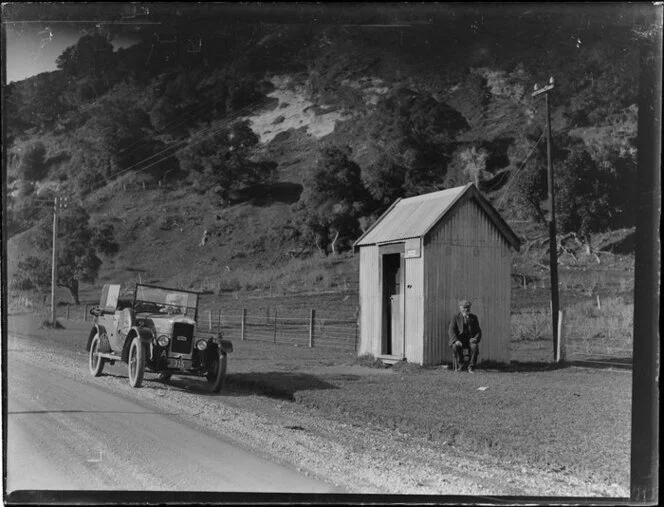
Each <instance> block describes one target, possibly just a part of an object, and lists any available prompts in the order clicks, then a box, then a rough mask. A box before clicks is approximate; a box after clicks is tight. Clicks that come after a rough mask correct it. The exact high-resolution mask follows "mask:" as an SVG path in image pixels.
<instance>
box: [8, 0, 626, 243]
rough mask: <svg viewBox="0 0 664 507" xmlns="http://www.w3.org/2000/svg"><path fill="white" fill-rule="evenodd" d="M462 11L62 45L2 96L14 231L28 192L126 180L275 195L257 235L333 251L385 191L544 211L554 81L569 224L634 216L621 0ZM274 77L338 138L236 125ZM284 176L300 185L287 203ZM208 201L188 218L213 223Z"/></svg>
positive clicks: (225, 26)
mask: <svg viewBox="0 0 664 507" xmlns="http://www.w3.org/2000/svg"><path fill="white" fill-rule="evenodd" d="M517 10H518V9H517ZM462 11H463V12H462ZM462 11H459V15H458V16H457V15H456V14H455V15H454V16H452V17H451V18H449V19H447V18H445V16H449V15H450V14H449V13H447V14H440V15H438V16H433V17H432V18H431V19H432V20H434V21H432V22H430V23H429V22H427V23H419V24H416V25H413V26H410V27H408V26H404V27H400V28H399V29H398V30H397V29H383V30H370V29H367V28H366V27H354V26H352V24H348V25H345V24H337V25H336V26H335V25H334V24H333V25H328V24H321V25H312V24H306V23H305V24H302V23H300V24H293V25H287V24H283V23H282V24H278V23H277V24H269V23H268V24H265V23H230V22H229V23H225V22H224V21H223V20H222V22H219V20H218V19H217V20H213V19H210V20H200V19H199V20H198V21H197V23H198V24H197V25H196V30H195V33H194V31H192V27H191V26H189V25H187V23H185V22H184V21H183V22H182V23H178V22H177V21H172V23H170V24H169V26H168V28H169V30H170V31H171V32H170V33H169V34H162V36H161V39H160V37H159V34H158V33H155V34H150V37H146V38H145V39H144V40H143V41H142V42H141V43H139V44H137V45H135V46H133V47H131V48H127V49H123V50H119V51H117V52H116V51H113V49H112V46H111V45H110V43H109V42H108V41H107V40H106V39H105V38H104V37H102V36H100V35H95V36H87V35H86V36H85V37H82V38H81V39H80V40H79V41H78V42H77V43H76V44H75V45H73V46H71V47H70V48H67V49H66V50H65V51H64V52H63V54H62V55H61V56H60V58H58V67H59V70H57V71H54V72H47V73H43V74H40V75H37V76H34V77H32V78H29V79H26V80H24V81H21V82H18V83H11V84H10V85H8V86H7V88H6V90H5V96H6V101H5V106H6V107H5V110H4V113H5V119H6V121H5V125H6V126H7V129H6V130H7V134H8V141H9V146H8V153H10V154H11V164H10V166H11V167H10V170H9V176H10V182H11V183H12V185H13V186H12V189H13V194H12V195H11V196H9V199H8V225H9V227H8V229H9V233H10V234H14V233H16V232H18V231H24V230H26V229H27V228H29V227H30V226H31V225H34V224H36V223H38V221H39V220H40V219H41V217H42V215H43V213H42V211H43V210H42V208H39V207H38V206H37V204H36V202H35V200H36V197H35V196H36V194H37V193H38V192H43V191H44V190H43V188H46V187H47V186H48V185H47V184H49V182H50V183H52V184H53V185H55V187H53V188H58V189H59V191H62V192H65V191H70V192H74V193H77V194H78V195H79V196H80V197H81V198H82V199H83V201H82V202H83V203H84V205H85V206H92V204H94V205H95V206H99V205H100V202H103V203H109V204H108V205H109V206H110V205H112V202H113V200H109V199H108V195H106V194H109V193H108V192H107V193H106V194H104V195H105V196H106V197H104V199H102V198H101V194H98V192H100V191H101V189H102V188H103V187H105V186H107V185H108V184H109V183H111V182H115V181H119V179H123V181H125V182H126V181H138V180H137V179H136V178H140V179H141V181H142V182H144V186H145V185H146V184H147V185H148V186H149V185H153V186H152V188H155V187H156V186H157V184H162V183H168V185H170V186H169V187H168V188H169V189H172V188H179V189H180V191H181V192H183V194H186V193H187V192H194V191H195V192H198V193H199V194H200V196H201V197H200V198H201V199H203V197H204V196H209V197H210V201H209V202H214V203H215V204H213V205H212V206H216V212H217V213H219V214H223V211H224V210H225V209H226V208H227V207H228V206H229V205H232V204H233V205H235V204H237V205H243V206H245V205H255V206H263V207H266V206H275V208H274V209H275V210H276V209H277V208H276V207H277V206H280V207H279V208H278V209H279V211H278V212H276V211H275V213H273V214H272V216H271V221H270V227H269V229H270V230H274V231H285V230H289V231H290V230H291V229H292V228H293V227H295V228H296V229H298V231H297V234H292V235H289V240H288V241H289V244H291V243H299V245H300V248H301V249H302V250H303V251H304V250H306V251H311V252H315V251H316V250H319V251H321V252H324V253H326V254H329V253H332V252H335V253H338V252H340V251H343V250H344V249H347V248H348V247H349V245H350V244H352V241H353V240H354V239H355V238H357V236H358V235H359V234H361V231H362V230H364V229H366V227H367V226H369V225H370V224H371V222H372V221H373V220H374V219H375V217H376V216H378V215H379V214H380V213H381V212H382V211H383V210H385V209H386V208H387V206H389V204H390V203H391V202H393V201H394V200H395V199H396V198H398V197H404V196H410V195H415V194H419V193H423V192H429V191H434V190H437V189H441V188H447V187H450V186H455V185H461V184H465V183H466V182H468V181H475V182H476V183H477V184H478V186H479V187H480V189H481V190H482V191H483V192H485V193H486V194H487V195H488V197H489V199H491V200H493V202H494V204H496V205H497V206H498V207H499V208H500V211H501V212H502V213H503V214H504V215H505V217H506V218H508V219H509V218H523V217H530V218H532V219H534V220H538V221H541V220H543V219H544V216H545V213H546V202H545V201H546V188H545V177H544V176H545V167H546V143H545V142H544V141H542V138H541V137H542V132H543V128H544V125H545V117H544V107H543V104H542V103H541V102H538V101H536V100H534V99H533V98H532V97H531V96H530V92H529V90H531V89H532V85H533V84H534V83H536V82H539V83H543V82H545V81H547V80H548V78H549V76H550V75H554V76H556V80H557V81H556V82H557V85H556V90H555V93H554V94H553V95H552V121H553V131H554V138H553V141H554V142H553V157H554V160H555V162H556V163H555V166H556V168H557V169H556V170H557V171H559V178H560V181H559V183H558V187H557V188H558V190H559V191H560V192H561V195H560V199H561V204H560V205H559V207H558V209H559V210H560V213H561V215H560V216H561V226H562V227H563V230H565V231H570V232H576V233H578V236H579V238H585V240H586V242H587V241H588V239H587V238H588V237H589V236H588V235H589V234H590V233H593V232H596V231H603V230H606V229H608V228H612V227H629V226H630V225H631V223H630V213H629V210H630V203H629V199H628V198H627V197H628V195H627V194H628V192H626V191H625V189H626V188H627V186H626V185H627V183H628V181H629V178H628V176H627V175H628V174H630V172H631V171H633V168H634V165H635V160H636V152H635V147H634V138H635V133H636V113H637V111H636V106H635V104H636V99H637V76H638V73H637V62H638V59H637V58H636V49H635V46H636V45H635V44H633V37H632V33H633V30H632V26H631V25H630V24H629V23H628V22H627V21H625V19H626V18H624V16H625V15H624V12H623V11H620V10H619V9H618V10H616V12H614V11H612V10H611V9H607V12H606V13H601V12H600V13H597V12H591V11H590V10H588V9H579V11H578V13H575V12H572V11H574V9H572V8H570V12H569V13H565V12H563V13H552V12H549V11H542V12H541V13H537V12H536V11H537V9H535V10H534V14H533V12H526V11H524V12H523V13H521V15H522V19H521V21H520V22H519V23H516V22H515V21H514V20H515V18H514V16H511V15H510V16H507V15H503V14H500V13H496V12H493V11H492V12H491V15H489V14H487V15H486V16H484V15H483V13H482V12H481V10H479V11H478V10H473V9H463V10H462ZM570 13H571V15H570ZM621 16H622V17H621ZM452 18H453V19H452ZM506 26H509V29H507V28H506ZM443 28H444V29H443ZM161 29H164V30H165V29H166V28H161ZM166 35H168V37H166ZM167 38H168V39H169V40H174V41H179V42H178V43H177V44H171V43H169V44H167V43H165V42H164V41H165V40H166V39H167ZM198 40H200V41H201V44H200V45H198V46H197V45H196V44H195V43H196V41H198ZM275 76H289V77H292V80H291V81H290V82H291V85H290V86H291V88H290V89H289V91H290V92H292V93H295V90H296V89H298V90H299V88H297V86H300V85H302V91H301V93H302V96H301V97H299V98H298V99H297V100H300V99H301V100H302V101H303V102H304V101H307V102H308V103H309V104H311V106H308V107H309V109H307V110H306V111H303V114H304V113H305V112H306V114H308V116H307V121H309V122H312V123H315V122H316V121H318V120H319V118H320V117H321V115H322V114H323V113H324V112H326V111H337V112H339V114H340V115H342V116H341V117H340V118H341V119H339V120H337V122H336V125H335V126H334V129H333V132H332V133H331V134H329V135H327V136H325V137H324V138H322V139H319V138H318V137H316V136H313V135H310V134H309V133H308V132H307V125H306V123H305V124H295V123H294V124H293V127H292V128H291V129H290V130H287V131H284V132H281V133H280V134H279V135H277V136H275V137H273V138H272V137H271V138H270V141H269V142H268V141H265V139H263V138H262V137H261V135H262V134H261V135H259V133H258V131H257V130H256V128H255V126H254V127H253V129H252V125H251V124H249V123H247V122H244V121H243V120H245V119H246V118H247V117H249V116H251V115H252V114H255V113H256V112H257V111H259V110H260V108H262V107H263V108H268V107H270V108H274V107H277V106H276V104H277V102H278V101H277V99H275V98H274V96H273V95H270V94H273V93H275V84H274V83H275V82H276V81H275V79H274V78H275ZM282 81H288V80H283V79H282ZM296 83H297V85H296ZM277 91H279V90H277ZM298 93H300V92H298ZM292 97H293V96H292V95H291V99H292ZM288 106H289V104H283V103H282V104H280V106H279V107H288ZM288 121H289V119H287V118H285V117H283V116H282V117H281V119H280V122H281V123H280V125H285V124H287V123H288ZM40 143H41V144H40ZM19 146H22V147H24V148H25V149H23V150H22V151H21V152H20V153H19V151H17V148H18V147H19ZM26 147H27V148H26ZM347 147H348V148H349V150H347ZM316 157H318V162H316V160H315V158H316ZM580 175H583V178H580ZM132 177H134V178H133V179H132ZM124 178H127V179H126V180H125V179H124ZM279 180H281V181H279ZM590 180H592V181H593V182H594V183H593V184H591V185H589V186H588V185H587V184H588V182H589V181H590ZM581 183H583V184H584V185H586V186H583V185H581ZM37 184H38V185H37ZM278 184H288V185H292V186H294V187H295V186H297V187H298V192H297V193H292V192H291V193H292V194H293V195H292V196H291V195H290V194H289V195H288V196H286V197H284V196H282V195H281V194H280V192H281V191H283V188H281V187H278V186H277V185H278ZM173 185H175V187H174V186H173ZM124 188H125V189H126V184H125V186H124ZM258 188H261V189H262V190H264V191H265V192H264V193H265V196H264V197H263V199H262V200H257V199H255V195H254V194H255V191H256V189H258ZM299 189H301V192H300V191H299ZM167 191H171V190H167V188H166V186H165V187H164V189H163V192H167ZM243 192H244V194H243ZM110 194H112V192H111V193H110ZM110 194H109V195H110ZM242 195H245V196H252V197H251V199H253V200H251V199H250V198H249V197H246V198H244V197H241V196H242ZM97 196H99V199H98V198H97ZM238 196H240V197H238ZM293 196H294V197H293ZM219 198H221V199H219ZM197 199H198V197H197ZM293 199H295V200H298V202H297V204H296V205H295V206H291V205H292V204H293V202H292V200H293ZM201 202H202V201H201ZM205 202H206V203H207V202H208V201H205ZM284 204H286V205H287V206H286V207H283V206H282V205H284ZM127 209H131V208H129V207H125V208H123V209H122V211H120V212H121V213H125V210H127ZM201 209H203V207H202V206H201ZM206 209H207V208H206ZM114 212H118V210H114ZM202 213H203V212H202V211H201V216H199V217H198V218H197V219H196V220H197V224H205V223H207V221H208V218H207V217H206V216H203V214H202ZM128 215H129V217H128V220H132V219H133V218H132V217H131V213H128ZM219 216H221V215H219ZM122 218H123V219H124V217H122ZM192 220H193V219H192ZM277 222H279V223H277ZM294 224H295V225H294ZM130 225H131V224H128V225H127V227H128V228H129V227H130ZM253 230H254V229H251V230H249V231H242V234H243V235H244V236H243V237H242V244H245V243H246V244H254V243H255V244H256V245H259V246H258V247H256V248H253V250H256V251H259V250H261V249H263V251H264V252H269V250H270V248H273V247H275V246H278V245H279V244H281V243H280V241H281V240H280V239H279V238H277V236H279V234H276V233H275V234H273V237H272V239H266V238H267V236H266V238H263V239H261V240H260V241H259V240H257V239H255V238H254V239H255V241H254V240H252V241H253V242H252V241H249V240H248V239H247V238H246V235H251V234H253V232H252V231H253ZM255 230H256V231H259V230H260V231H262V232H261V234H263V232H264V229H262V228H256V229H255ZM257 233H258V232H257ZM233 234H235V233H233ZM238 234H239V233H238ZM289 234H290V233H289ZM291 236H292V237H291ZM233 238H235V236H231V237H228V238H225V239H226V241H227V242H229V243H230V242H232V241H233Z"/></svg>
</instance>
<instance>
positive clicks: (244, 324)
mask: <svg viewBox="0 0 664 507" xmlns="http://www.w3.org/2000/svg"><path fill="white" fill-rule="evenodd" d="M246 326H247V309H246V308H242V332H241V337H242V341H244V340H245V339H246V338H245V328H246Z"/></svg>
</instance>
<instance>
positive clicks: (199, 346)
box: [196, 340, 208, 350]
mask: <svg viewBox="0 0 664 507" xmlns="http://www.w3.org/2000/svg"><path fill="white" fill-rule="evenodd" d="M207 346H208V344H207V341H205V340H198V341H197V342H196V348H197V349H198V350H205V349H206V348H207Z"/></svg>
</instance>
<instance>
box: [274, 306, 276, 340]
mask: <svg viewBox="0 0 664 507" xmlns="http://www.w3.org/2000/svg"><path fill="white" fill-rule="evenodd" d="M274 343H277V309H276V308H275V309H274Z"/></svg>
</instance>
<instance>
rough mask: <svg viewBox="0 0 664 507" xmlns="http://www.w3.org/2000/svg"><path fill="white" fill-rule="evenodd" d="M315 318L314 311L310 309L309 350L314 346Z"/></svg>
mask: <svg viewBox="0 0 664 507" xmlns="http://www.w3.org/2000/svg"><path fill="white" fill-rule="evenodd" d="M315 318H316V310H314V309H313V308H312V309H311V314H310V315H309V348H313V346H314V319H315Z"/></svg>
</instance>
